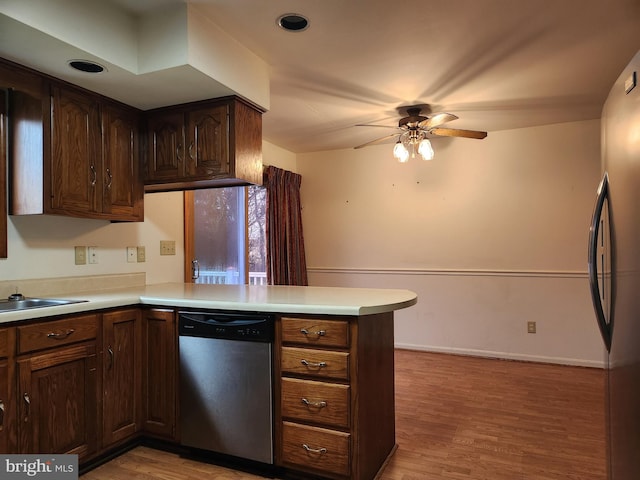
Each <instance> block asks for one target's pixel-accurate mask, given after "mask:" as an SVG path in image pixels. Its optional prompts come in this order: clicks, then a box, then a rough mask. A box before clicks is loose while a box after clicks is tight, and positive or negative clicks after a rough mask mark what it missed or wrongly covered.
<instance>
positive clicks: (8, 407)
mask: <svg viewBox="0 0 640 480" xmlns="http://www.w3.org/2000/svg"><path fill="white" fill-rule="evenodd" d="M14 353H15V329H14V328H11V327H10V328H4V329H2V330H0V453H13V452H14V451H15V444H16V424H15V410H16V402H15V386H14V382H13V380H14V378H15V377H14V371H15V359H14V358H13V356H14Z"/></svg>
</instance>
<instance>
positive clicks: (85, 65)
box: [67, 60, 106, 73]
mask: <svg viewBox="0 0 640 480" xmlns="http://www.w3.org/2000/svg"><path fill="white" fill-rule="evenodd" d="M67 63H69V66H70V67H71V68H74V69H75V70H79V71H81V72H86V73H102V72H104V71H105V70H106V68H104V67H103V66H102V65H100V64H99V63H96V62H93V61H91V60H69V62H67Z"/></svg>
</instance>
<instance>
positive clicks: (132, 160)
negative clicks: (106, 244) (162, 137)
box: [102, 104, 144, 220]
mask: <svg viewBox="0 0 640 480" xmlns="http://www.w3.org/2000/svg"><path fill="white" fill-rule="evenodd" d="M102 122H103V125H102V128H103V133H104V137H103V165H102V176H103V185H102V189H103V201H102V208H103V211H104V213H105V214H108V215H109V216H110V217H112V218H122V219H126V220H132V219H139V220H142V219H143V216H144V215H143V200H142V199H143V193H142V179H141V177H140V169H139V157H140V155H139V135H138V132H139V130H140V127H139V118H138V114H137V113H136V112H135V111H132V110H128V109H124V108H120V107H118V106H116V105H111V104H106V105H105V106H104V109H103V112H102Z"/></svg>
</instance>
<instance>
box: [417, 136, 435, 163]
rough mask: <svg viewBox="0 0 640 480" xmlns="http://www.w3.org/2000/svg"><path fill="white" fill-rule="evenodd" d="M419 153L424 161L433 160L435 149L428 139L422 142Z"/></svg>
mask: <svg viewBox="0 0 640 480" xmlns="http://www.w3.org/2000/svg"><path fill="white" fill-rule="evenodd" d="M418 153H419V154H420V155H421V156H422V159H423V160H431V159H433V155H434V153H433V147H431V142H430V141H429V140H428V139H426V138H425V139H423V140H422V141H421V142H420V146H419V147H418Z"/></svg>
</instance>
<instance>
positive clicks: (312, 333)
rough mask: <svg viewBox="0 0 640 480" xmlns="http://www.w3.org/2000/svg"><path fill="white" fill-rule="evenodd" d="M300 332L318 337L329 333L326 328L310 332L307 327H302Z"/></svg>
mask: <svg viewBox="0 0 640 480" xmlns="http://www.w3.org/2000/svg"><path fill="white" fill-rule="evenodd" d="M300 333H301V334H303V335H315V336H317V337H324V336H325V335H326V334H327V332H326V330H318V331H317V332H310V331H309V330H307V329H306V328H301V329H300Z"/></svg>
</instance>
